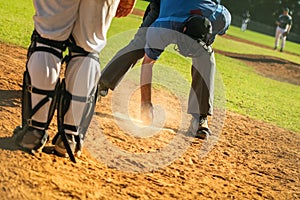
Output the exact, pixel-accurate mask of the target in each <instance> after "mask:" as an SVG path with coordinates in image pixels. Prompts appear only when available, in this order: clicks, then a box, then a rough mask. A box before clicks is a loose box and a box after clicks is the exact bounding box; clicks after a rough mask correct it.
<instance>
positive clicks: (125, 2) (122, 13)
mask: <svg viewBox="0 0 300 200" xmlns="http://www.w3.org/2000/svg"><path fill="white" fill-rule="evenodd" d="M135 3H136V0H120V3H119V6H118V9H117V12H116V15H115V17H126V16H127V15H129V14H130V13H131V12H132V10H133V8H134V5H135Z"/></svg>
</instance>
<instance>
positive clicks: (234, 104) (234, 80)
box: [0, 0, 300, 132]
mask: <svg viewBox="0 0 300 200" xmlns="http://www.w3.org/2000/svg"><path fill="white" fill-rule="evenodd" d="M147 4H148V2H146V1H141V0H140V1H138V2H137V5H136V6H137V7H139V8H141V9H143V8H144V7H145V6H146V5H147ZM0 12H1V15H0V25H1V27H2V28H1V29H0V41H2V42H7V43H12V44H17V45H20V46H22V47H27V46H28V44H29V42H30V35H31V32H32V28H33V23H32V15H33V13H34V11H33V6H32V2H31V1H27V0H7V1H1V2H0ZM140 23H141V17H137V16H133V15H130V16H129V17H127V18H121V19H117V18H115V19H114V20H113V23H112V26H111V28H110V30H109V32H108V38H109V40H108V45H107V46H106V47H105V49H104V50H103V52H102V53H101V65H102V66H105V64H106V63H107V62H108V60H109V59H110V58H111V57H112V56H113V55H114V53H115V52H116V51H118V50H119V49H120V48H121V47H123V46H124V45H126V44H127V43H128V42H129V41H130V39H131V38H132V36H133V34H134V33H135V31H136V29H137V28H138V27H139V25H140ZM4 27H5V28H4ZM228 34H230V35H233V36H236V37H240V38H243V39H248V40H251V41H255V42H258V43H261V44H264V45H267V46H270V47H271V46H272V45H273V42H274V38H273V37H270V36H266V35H262V34H258V33H255V32H251V31H246V32H241V31H240V30H239V27H234V26H232V27H230V29H229V31H228ZM118 37H119V38H120V39H119V40H118V41H117V42H115V39H116V38H118ZM214 48H215V49H220V50H223V51H228V52H235V53H241V54H257V55H268V56H275V57H280V58H283V59H287V60H291V61H293V62H296V63H299V64H300V57H299V56H294V55H289V54H286V53H279V52H274V51H272V50H268V49H265V48H261V47H256V46H253V45H248V44H244V43H241V42H237V41H232V40H229V39H226V38H224V37H218V38H217V40H216V42H215V43H214ZM299 49H300V45H299V44H296V43H292V42H287V46H286V50H287V51H291V52H294V53H299V52H298V51H299ZM216 61H217V70H218V73H219V74H221V75H222V79H223V83H224V85H225V88H226V101H227V109H228V110H230V111H234V112H237V113H240V114H243V115H247V116H250V117H253V118H255V119H259V120H264V121H267V122H270V123H272V124H275V125H278V126H280V127H283V128H286V129H289V130H293V131H297V132H300V123H299V122H300V86H295V85H292V84H288V83H283V82H279V81H275V80H272V79H269V78H266V77H262V76H260V75H258V74H257V73H256V72H255V70H254V68H253V67H250V66H247V65H246V64H245V63H243V62H241V61H239V60H235V59H232V58H229V57H226V56H223V55H219V54H216ZM158 64H163V65H167V66H172V67H173V68H174V69H176V70H177V71H178V72H179V73H180V74H182V76H183V77H184V78H186V79H187V80H188V81H190V80H191V79H190V67H189V66H190V61H187V59H185V58H182V57H180V56H177V55H176V56H174V54H173V52H172V51H171V52H166V53H164V55H162V56H161V59H160V60H159V62H158ZM164 76H167V74H166V75H165V74H164ZM177 87H178V86H177Z"/></svg>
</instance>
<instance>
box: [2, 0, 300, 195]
mask: <svg viewBox="0 0 300 200" xmlns="http://www.w3.org/2000/svg"><path fill="white" fill-rule="evenodd" d="M144 6H145V4H144V2H141V1H140V2H139V3H138V4H137V8H139V9H144ZM0 13H1V15H0V25H1V29H0V47H1V48H0V153H1V162H0V172H1V173H0V181H1V184H0V186H1V190H0V196H1V199H300V192H299V191H300V151H299V147H300V53H299V49H300V45H299V44H296V43H292V42H289V41H288V42H287V44H286V48H285V51H284V52H279V51H274V50H273V49H272V47H273V43H274V38H273V37H270V36H266V35H261V34H259V33H255V32H252V31H246V32H241V31H240V28H239V27H234V26H231V27H230V29H229V31H228V34H227V35H225V36H219V37H217V39H216V42H215V43H214V45H213V48H214V51H215V55H216V62H217V76H216V99H215V101H216V102H215V106H216V110H215V111H216V112H215V115H213V116H212V117H211V118H210V122H211V127H212V130H213V131H214V132H213V135H212V137H211V139H209V140H206V141H202V140H198V139H195V138H193V137H191V136H190V135H188V134H186V131H187V130H186V129H185V128H183V127H185V126H184V125H182V124H184V123H183V122H185V121H186V118H185V112H186V111H185V110H184V109H185V108H184V104H183V103H182V101H184V100H182V98H181V96H183V97H184V96H185V93H186V92H188V91H187V90H188V88H189V82H190V81H191V78H190V65H191V61H190V60H189V59H185V58H183V57H181V56H179V55H178V54H176V53H175V52H174V50H173V47H172V48H170V49H168V51H166V52H165V53H164V54H163V55H162V57H161V59H160V60H159V62H158V63H157V65H158V66H161V67H157V68H156V69H155V70H156V71H155V73H154V76H155V77H156V79H155V81H156V82H157V84H155V85H154V90H153V103H154V108H155V109H156V110H157V111H156V112H155V113H156V114H157V115H163V116H165V119H166V120H165V121H164V123H163V125H162V127H163V128H160V129H158V128H156V127H152V129H151V130H150V132H149V130H146V129H141V128H140V129H131V127H130V126H129V128H128V127H124V124H127V125H128V124H130V123H129V119H130V118H129V119H127V118H126V116H124V115H122V114H121V111H122V109H123V108H124V107H126V108H128V110H127V114H129V116H130V117H131V119H133V118H135V116H136V115H137V113H138V110H137V109H136V108H139V102H138V99H139V90H138V89H136V86H135V82H136V79H138V76H136V74H138V73H139V69H140V63H138V64H137V65H136V67H135V68H134V69H133V70H132V71H131V72H129V73H128V74H127V77H128V78H125V79H124V80H123V81H122V82H121V83H120V86H119V87H118V88H117V89H116V91H115V92H110V93H109V94H108V96H107V97H105V98H102V99H101V101H99V102H97V106H96V112H95V114H94V117H93V120H92V123H91V126H90V129H89V131H88V136H87V140H86V145H85V148H84V151H83V155H82V156H81V157H80V158H77V163H72V162H71V161H70V160H69V159H68V158H61V157H58V156H56V155H54V154H53V153H52V149H53V146H52V144H51V139H52V138H53V136H54V135H55V134H56V131H57V130H56V118H54V120H53V121H52V123H51V126H50V130H49V134H50V142H49V143H47V144H46V147H45V149H44V151H43V152H41V153H37V154H35V155H34V156H33V155H31V154H28V153H26V152H24V151H21V150H20V149H19V148H18V147H17V146H16V145H15V144H14V141H13V138H12V137H11V136H12V131H13V130H14V128H15V127H16V126H17V125H19V124H20V122H21V92H22V87H21V85H22V76H23V71H24V69H25V63H26V53H27V46H28V45H29V44H30V35H31V33H32V29H33V22H32V15H33V14H34V10H33V7H32V2H31V1H26V0H18V1H16V0H8V1H1V2H0ZM140 14H141V12H139V11H138V10H135V12H134V14H132V15H130V16H128V17H126V18H121V19H114V20H113V23H112V26H111V28H110V30H109V33H108V43H107V46H106V47H105V49H104V50H103V52H101V54H100V58H101V67H104V66H105V64H106V63H107V62H108V61H109V59H110V58H112V56H113V55H114V53H115V52H117V51H118V50H119V49H120V48H122V47H123V46H124V45H126V44H127V43H128V42H129V41H130V39H131V38H132V36H133V34H134V33H135V31H136V30H137V28H138V27H139V24H140V22H141V20H142V19H141V16H140ZM62 74H63V70H62ZM178 80H183V81H181V82H178ZM175 83H176V84H175ZM124 88H125V89H124ZM126 89H128V92H127V93H126V94H125V95H126V98H128V99H126V98H125V100H126V102H125V104H126V106H125V104H124V98H123V96H120V95H124V94H123V93H124V92H123V91H126ZM183 99H184V98H183ZM140 133H141V135H142V136H141V135H138V134H140ZM145 135H146V136H145Z"/></svg>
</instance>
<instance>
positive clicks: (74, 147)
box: [54, 134, 81, 157]
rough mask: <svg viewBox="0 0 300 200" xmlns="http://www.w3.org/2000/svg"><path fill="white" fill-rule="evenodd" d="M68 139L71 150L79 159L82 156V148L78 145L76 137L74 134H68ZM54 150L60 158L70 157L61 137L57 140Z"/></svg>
mask: <svg viewBox="0 0 300 200" xmlns="http://www.w3.org/2000/svg"><path fill="white" fill-rule="evenodd" d="M66 137H67V141H68V143H69V145H70V149H71V151H72V153H73V155H76V156H77V157H79V156H80V155H81V148H80V147H79V145H78V144H77V141H76V139H75V137H76V136H75V135H72V134H66ZM54 150H55V153H56V154H57V155H58V156H62V157H69V155H68V152H67V149H66V147H65V145H64V142H63V140H62V138H61V136H60V135H59V136H58V138H57V140H56V141H55V147H54Z"/></svg>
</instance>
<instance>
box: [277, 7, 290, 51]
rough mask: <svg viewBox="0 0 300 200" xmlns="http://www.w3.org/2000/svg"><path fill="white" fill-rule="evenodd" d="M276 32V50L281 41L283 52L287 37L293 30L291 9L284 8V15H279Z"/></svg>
mask: <svg viewBox="0 0 300 200" xmlns="http://www.w3.org/2000/svg"><path fill="white" fill-rule="evenodd" d="M275 23H276V25H277V27H276V32H275V46H274V49H277V47H278V43H279V40H280V39H281V43H280V51H281V52H283V48H284V46H285V41H286V36H287V35H288V34H289V33H290V30H291V28H292V17H291V16H290V15H289V9H288V8H283V13H282V14H281V15H279V17H278V19H277V21H276V22H275Z"/></svg>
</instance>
